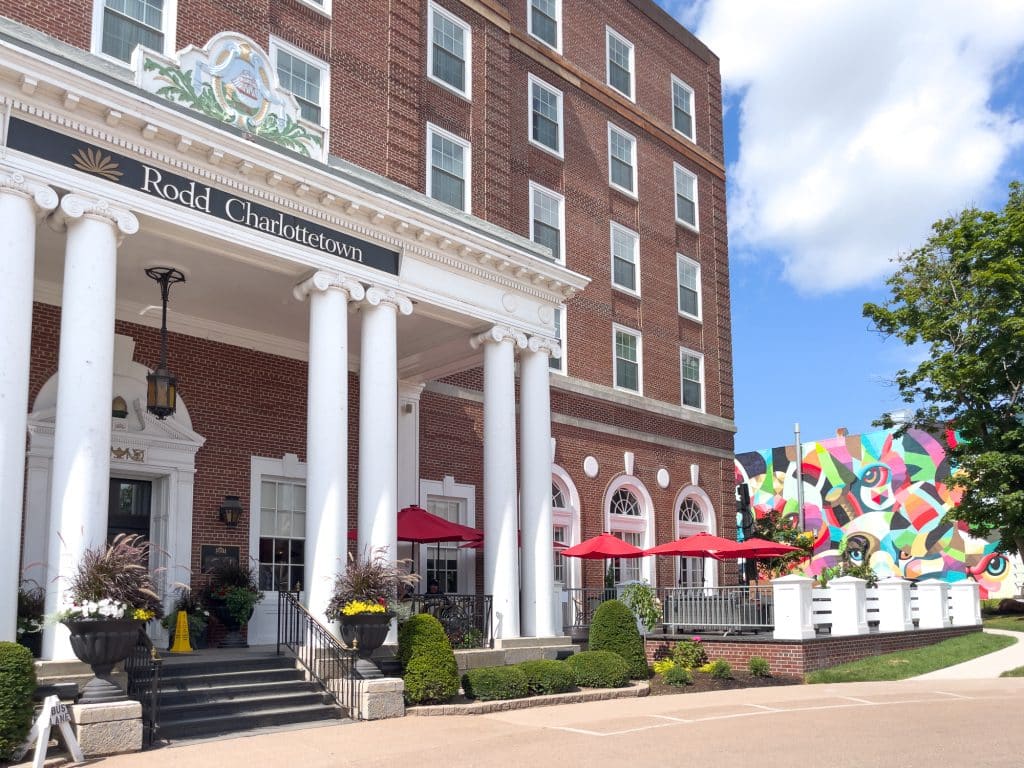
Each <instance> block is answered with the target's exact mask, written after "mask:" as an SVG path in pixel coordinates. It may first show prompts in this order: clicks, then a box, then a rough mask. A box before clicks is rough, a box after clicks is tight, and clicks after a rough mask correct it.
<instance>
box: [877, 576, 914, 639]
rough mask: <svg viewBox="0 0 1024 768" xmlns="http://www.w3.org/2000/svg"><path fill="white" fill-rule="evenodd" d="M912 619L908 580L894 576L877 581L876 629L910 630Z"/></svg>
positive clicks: (912, 627) (882, 630) (880, 630)
mask: <svg viewBox="0 0 1024 768" xmlns="http://www.w3.org/2000/svg"><path fill="white" fill-rule="evenodd" d="M913 629H914V619H913V616H912V615H911V610H910V582H909V581H907V580H906V579H901V578H899V577H898V576H894V577H891V578H888V579H882V580H881V581H879V582H878V631H879V632H910V631H912V630H913Z"/></svg>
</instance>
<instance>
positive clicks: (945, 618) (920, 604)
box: [917, 581, 949, 629]
mask: <svg viewBox="0 0 1024 768" xmlns="http://www.w3.org/2000/svg"><path fill="white" fill-rule="evenodd" d="M948 601H949V584H947V583H946V582H944V581H919V582H918V583H917V628H918V629H945V628H946V627H948V626H949V602H948Z"/></svg>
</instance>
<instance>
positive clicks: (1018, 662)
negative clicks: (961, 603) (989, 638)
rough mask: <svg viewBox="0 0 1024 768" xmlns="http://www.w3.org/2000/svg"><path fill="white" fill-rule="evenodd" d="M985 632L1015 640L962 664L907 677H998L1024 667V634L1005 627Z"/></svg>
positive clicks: (969, 678) (934, 678)
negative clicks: (1000, 648) (1010, 643)
mask: <svg viewBox="0 0 1024 768" xmlns="http://www.w3.org/2000/svg"><path fill="white" fill-rule="evenodd" d="M985 632H986V633H988V634H990V635H1006V636H1007V637H1012V638H1015V639H1016V640H1017V642H1016V643H1014V644H1013V645H1011V646H1008V647H1007V648H1003V649H1002V650H1001V651H994V652H993V653H989V654H986V655H985V656H979V657H978V658H976V659H971V660H970V661H965V662H964V663H963V664H955V665H953V666H952V667H946V668H945V669H937V670H935V671H934V672H927V673H925V674H923V675H918V676H917V677H911V678H909V679H910V680H984V679H989V678H993V677H999V676H1000V675H1001V674H1002V673H1003V672H1007V671H1009V670H1011V669H1016V668H1017V667H1024V643H1022V642H1020V641H1021V640H1022V639H1024V634H1022V633H1021V632H1008V631H1006V630H1005V629H986V630H985Z"/></svg>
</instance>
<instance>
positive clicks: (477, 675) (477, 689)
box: [462, 667, 530, 701]
mask: <svg viewBox="0 0 1024 768" xmlns="http://www.w3.org/2000/svg"><path fill="white" fill-rule="evenodd" d="M462 690H463V691H465V692H466V696H467V697H468V698H470V699H479V700H480V701H494V700H495V699H521V698H523V697H524V696H528V695H529V694H530V685H529V682H528V681H527V679H526V673H525V672H523V670H521V669H520V668H519V667H480V668H479V669H471V670H469V671H468V672H466V674H464V675H463V676H462Z"/></svg>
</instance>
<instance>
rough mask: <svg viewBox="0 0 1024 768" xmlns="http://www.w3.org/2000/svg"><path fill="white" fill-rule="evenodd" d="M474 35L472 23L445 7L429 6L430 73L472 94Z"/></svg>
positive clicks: (452, 88)
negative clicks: (471, 28)
mask: <svg viewBox="0 0 1024 768" xmlns="http://www.w3.org/2000/svg"><path fill="white" fill-rule="evenodd" d="M472 49H473V38H472V32H471V31H470V28H469V25H468V24H467V23H466V22H464V21H463V20H462V19H460V18H459V17H457V16H454V15H452V14H451V13H449V12H448V11H446V10H444V9H443V8H441V7H439V6H437V5H434V4H433V3H429V4H428V6H427V77H429V78H430V79H431V80H433V81H434V82H436V83H437V84H438V85H440V86H443V87H444V88H447V89H448V90H450V91H454V92H455V93H457V94H459V95H460V96H464V97H465V98H467V99H468V98H470V91H471V80H472V73H473V66H472Z"/></svg>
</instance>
